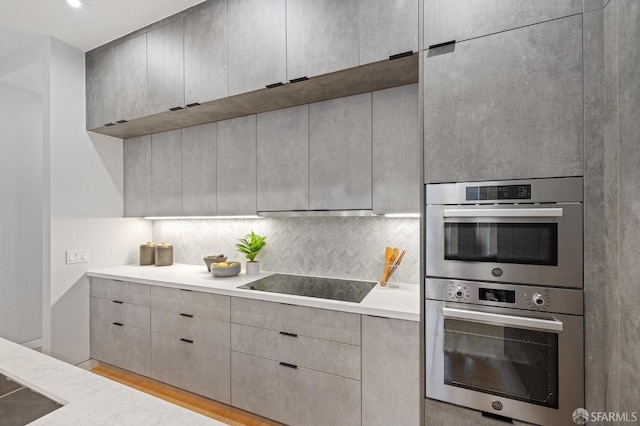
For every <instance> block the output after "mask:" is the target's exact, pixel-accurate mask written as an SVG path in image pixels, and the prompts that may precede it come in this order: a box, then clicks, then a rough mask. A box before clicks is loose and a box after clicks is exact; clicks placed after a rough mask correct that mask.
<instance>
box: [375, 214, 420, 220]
mask: <svg viewBox="0 0 640 426" xmlns="http://www.w3.org/2000/svg"><path fill="white" fill-rule="evenodd" d="M384 217H389V218H415V219H418V218H420V213H387V214H385V215H384Z"/></svg>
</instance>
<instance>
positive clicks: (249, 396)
mask: <svg viewBox="0 0 640 426" xmlns="http://www.w3.org/2000/svg"><path fill="white" fill-rule="evenodd" d="M360 396H361V390H360V382H359V381H357V380H352V379H347V378H344V377H339V376H334V375H331V374H326V373H320V372H318V371H314V370H308V369H306V368H301V367H298V368H295V369H294V368H290V367H286V366H283V365H280V364H279V363H278V362H277V361H271V360H268V359H264V358H259V357H255V356H251V355H246V354H241V353H238V352H231V404H232V405H234V406H236V407H238V408H241V409H243V410H247V411H250V412H252V413H256V414H259V415H261V416H265V417H268V418H271V419H274V420H277V421H279V422H283V423H287V424H292V425H360V424H361V412H360V407H361V403H360Z"/></svg>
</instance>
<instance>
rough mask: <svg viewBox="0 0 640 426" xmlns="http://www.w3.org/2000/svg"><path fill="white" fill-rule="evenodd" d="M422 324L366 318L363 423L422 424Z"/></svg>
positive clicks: (363, 365) (363, 344)
mask: <svg viewBox="0 0 640 426" xmlns="http://www.w3.org/2000/svg"><path fill="white" fill-rule="evenodd" d="M421 403H422V400H421V398H420V323H418V322H413V321H403V320H396V319H389V318H380V317H371V316H368V315H363V316H362V424H363V425H372V426H373V425H381V426H384V425H391V424H397V425H417V424H419V423H420V404H421Z"/></svg>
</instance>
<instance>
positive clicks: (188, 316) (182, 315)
mask: <svg viewBox="0 0 640 426" xmlns="http://www.w3.org/2000/svg"><path fill="white" fill-rule="evenodd" d="M180 316H181V317H187V318H193V315H191V314H180Z"/></svg>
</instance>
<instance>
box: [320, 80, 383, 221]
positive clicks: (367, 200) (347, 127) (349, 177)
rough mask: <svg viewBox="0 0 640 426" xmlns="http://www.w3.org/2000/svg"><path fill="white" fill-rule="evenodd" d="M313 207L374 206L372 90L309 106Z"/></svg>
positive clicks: (353, 207)
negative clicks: (372, 186)
mask: <svg viewBox="0 0 640 426" xmlns="http://www.w3.org/2000/svg"><path fill="white" fill-rule="evenodd" d="M309 133H310V139H309V208H310V209H311V210H348V209H354V210H359V209H371V208H372V188H371V185H372V176H371V150H372V149H371V93H364V94H361V95H355V96H349V97H345V98H339V99H334V100H331V101H325V102H318V103H315V104H311V105H309Z"/></svg>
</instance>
